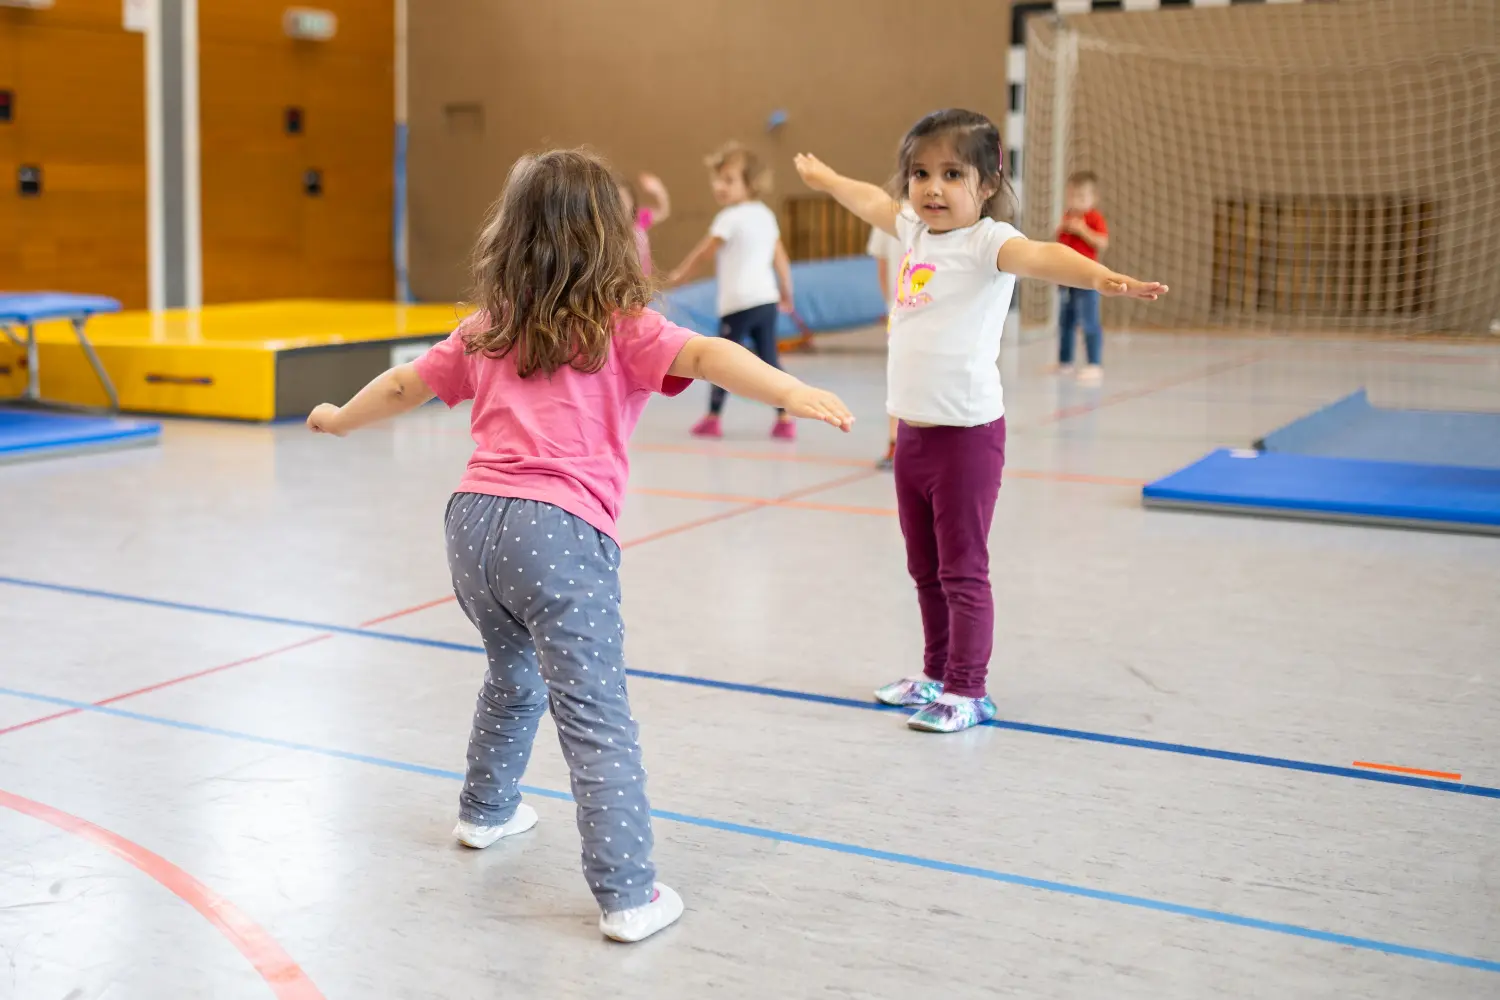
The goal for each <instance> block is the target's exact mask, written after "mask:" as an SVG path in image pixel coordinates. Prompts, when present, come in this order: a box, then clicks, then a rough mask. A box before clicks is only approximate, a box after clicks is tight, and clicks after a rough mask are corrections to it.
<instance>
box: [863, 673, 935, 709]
mask: <svg viewBox="0 0 1500 1000" xmlns="http://www.w3.org/2000/svg"><path fill="white" fill-rule="evenodd" d="M942 693H943V682H942V681H934V680H930V679H928V678H926V677H924V678H922V679H921V680H912V679H911V678H909V677H903V678H901V679H900V680H899V681H896V682H894V683H892V684H887V685H886V686H885V687H882V688H876V689H875V700H876V701H880V702H884V703H885V704H887V705H901V706H903V707H905V708H913V707H918V706H921V705H931V704H932V703H933V702H935V701H937V700H938V695H940V694H942Z"/></svg>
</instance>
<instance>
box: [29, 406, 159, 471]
mask: <svg viewBox="0 0 1500 1000" xmlns="http://www.w3.org/2000/svg"><path fill="white" fill-rule="evenodd" d="M160 438H161V424H160V423H157V422H155V421H149V420H122V419H119V418H116V417H91V416H81V415H77V414H71V413H50V412H47V411H44V410H22V409H5V408H0V463H3V462H20V461H26V460H29V459H36V458H51V457H54V456H57V455H65V454H67V455H71V454H78V453H80V452H91V451H108V450H111V449H114V448H131V447H140V446H144V445H153V444H156V443H157V442H158V441H159V440H160Z"/></svg>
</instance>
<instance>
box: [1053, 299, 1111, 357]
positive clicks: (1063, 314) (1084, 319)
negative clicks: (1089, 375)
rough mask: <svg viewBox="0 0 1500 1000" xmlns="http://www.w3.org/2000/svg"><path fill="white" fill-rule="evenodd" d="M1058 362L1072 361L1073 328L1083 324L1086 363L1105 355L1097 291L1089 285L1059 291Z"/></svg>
mask: <svg viewBox="0 0 1500 1000" xmlns="http://www.w3.org/2000/svg"><path fill="white" fill-rule="evenodd" d="M1058 296H1059V304H1060V308H1059V310H1058V313H1059V317H1060V318H1059V322H1058V330H1057V333H1058V345H1057V360H1058V363H1060V364H1064V365H1071V364H1072V363H1073V331H1074V329H1076V328H1077V327H1079V326H1082V327H1083V346H1084V350H1085V351H1087V352H1088V356H1089V364H1091V365H1097V364H1099V363H1100V360H1101V358H1102V356H1103V354H1104V329H1103V328H1102V327H1100V325H1099V293H1098V292H1096V291H1094V290H1093V289H1092V288H1064V289H1061V290H1060V291H1059V292H1058Z"/></svg>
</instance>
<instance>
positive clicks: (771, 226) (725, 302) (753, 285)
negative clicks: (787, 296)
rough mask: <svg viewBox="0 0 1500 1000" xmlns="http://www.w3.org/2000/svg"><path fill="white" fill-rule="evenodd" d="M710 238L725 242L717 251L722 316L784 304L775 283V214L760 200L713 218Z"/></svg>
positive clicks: (777, 235)
mask: <svg viewBox="0 0 1500 1000" xmlns="http://www.w3.org/2000/svg"><path fill="white" fill-rule="evenodd" d="M708 233H709V235H710V236H717V237H718V238H719V239H721V240H723V241H724V245H723V246H721V247H719V252H718V264H717V267H718V280H719V315H720V316H721V317H722V316H728V315H729V314H730V313H737V312H743V311H744V310H746V309H754V308H755V307H756V306H764V305H770V304H771V303H773V302H780V301H781V286H779V285H777V284H776V266H775V261H776V244H777V243H778V242H780V240H781V227H780V226H779V225H777V224H776V213H775V212H773V211H771V210H770V209H769V208H767V207H766V206H765V203H763V202H759V201H742V202H740V203H739V204H738V205H730V206H729V207H728V208H726V209H723V210H722V211H720V212H719V214H718V215H716V216H714V221H713V223H712V224H711V225H710V226H709V227H708Z"/></svg>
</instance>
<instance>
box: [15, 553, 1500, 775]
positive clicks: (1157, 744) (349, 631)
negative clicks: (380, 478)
mask: <svg viewBox="0 0 1500 1000" xmlns="http://www.w3.org/2000/svg"><path fill="white" fill-rule="evenodd" d="M0 584H9V585H11V586H15V587H26V588H30V589H33V590H47V591H53V592H55V593H60V594H70V595H73V596H76V597H94V598H100V599H102V600H109V601H122V602H125V603H128V604H141V605H146V606H148V607H155V608H167V609H170V610H173V611H191V612H194V613H197V614H207V615H217V616H219V617H222V618H236V619H239V620H242V621H253V622H262V623H264V624H268V625H283V626H286V627H288V628H299V629H308V630H311V631H316V632H333V633H337V634H339V635H352V636H358V637H362V638H365V639H380V640H383V641H386V642H400V643H406V644H407V645H412V646H425V647H428V648H431V649H446V650H450V651H453V652H458V653H475V654H478V655H481V656H482V655H484V647H482V646H477V645H474V644H472V643H463V642H448V641H446V640H443V639H427V638H424V637H422V636H414V635H402V634H401V633H399V632H382V631H379V630H377V629H368V628H358V627H355V626H349V625H329V624H325V623H322V622H313V621H304V620H302V619H299V618H282V617H279V616H276V615H261V614H255V613H254V612H249V611H235V610H233V609H230V608H215V607H209V606H207V605H203V604H188V603H184V602H181V601H167V600H161V599H159V598H155V597H140V596H137V595H134V594H122V593H117V592H115V591H110V590H94V589H91V588H88V587H73V586H68V585H66V584H60V583H47V582H45V581H42V580H27V579H22V578H19V577H12V576H0ZM626 673H627V674H629V675H630V676H631V677H640V678H643V679H645V680H653V681H666V682H668V683H672V684H687V685H690V686H693V687H704V688H711V689H713V690H716V691H733V692H736V693H738V694H754V695H760V696H762V697H767V698H784V699H789V700H792V701H803V702H810V703H812V704H816V705H832V706H835V707H838V708H857V709H860V710H862V711H867V712H893V711H894V712H900V711H905V709H901V708H896V707H894V706H890V705H882V704H879V703H878V702H874V701H862V700H859V699H856V698H842V697H839V696H838V695H831V694H816V693H813V692H809V691H792V690H788V689H786V688H775V687H766V686H764V685H760V684H741V683H738V682H736V681H721V680H714V679H713V678H709V677H693V676H690V675H687V674H670V673H664V672H662V671H658V670H639V669H635V668H631V669H629V670H627V671H626ZM985 725H987V726H991V727H993V728H995V729H1005V730H1009V731H1011V732H1017V733H1030V734H1032V735H1035V736H1053V737H1057V738H1059V739H1065V740H1079V741H1082V742H1086V743H1104V744H1108V745H1111V746H1120V747H1132V748H1134V749H1137V750H1154V751H1156V752H1158V753H1174V754H1182V755H1185V756H1189V757H1203V758H1207V759H1209V760H1222V761H1227V762H1230V763H1235V764H1251V765H1254V766H1256V767H1274V768H1279V769H1281V770H1285V771H1302V772H1304V773H1307V774H1321V775H1324V776H1327V777H1333V778H1349V779H1353V780H1355V781H1373V782H1376V783H1378V784H1386V785H1404V786H1406V787H1408V788H1422V789H1426V790H1428V791H1434V792H1449V793H1451V794H1455V795H1473V796H1477V797H1479V798H1488V799H1500V788H1496V787H1492V786H1490V785H1476V784H1471V783H1464V782H1456V781H1440V780H1437V779H1434V778H1421V777H1417V776H1415V775H1408V774H1392V773H1388V772H1385V771H1366V770H1361V769H1359V768H1353V767H1340V766H1337V765H1334V764H1319V763H1316V762H1314V761H1306V760H1296V759H1294V758H1290V757H1270V756H1266V755H1263V754H1253V753H1240V752H1238V751H1234V750H1216V749H1214V748H1212V747H1200V746H1193V745H1192V744H1188V743H1167V742H1162V741H1160V740H1146V739H1139V738H1137V737H1134V736H1115V735H1112V734H1110V733H1096V732H1091V731H1089V730H1086V729H1067V728H1064V727H1061V726H1044V725H1038V724H1035V723H1030V722H1012V721H1009V720H1006V719H994V720H991V721H990V722H987V723H985Z"/></svg>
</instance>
